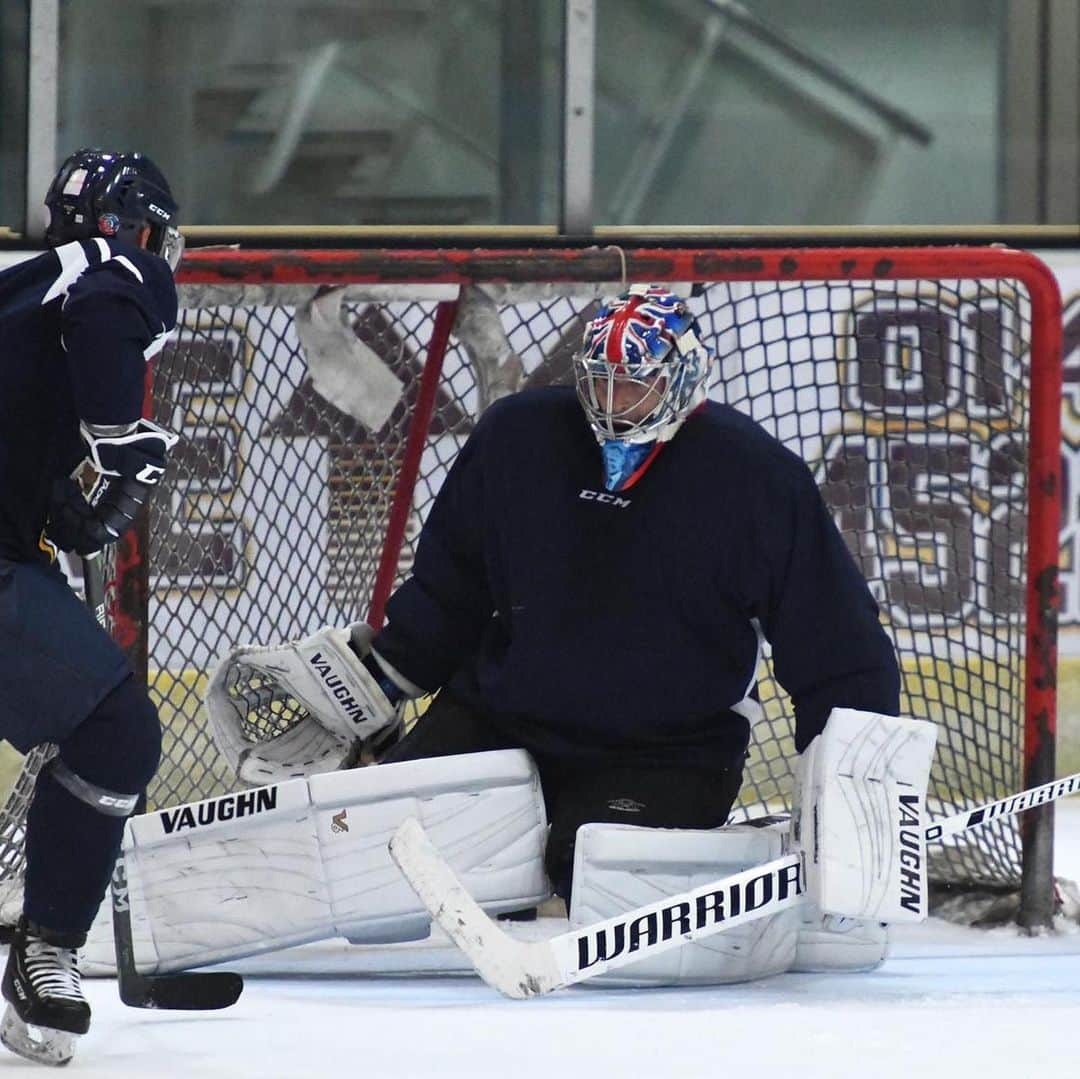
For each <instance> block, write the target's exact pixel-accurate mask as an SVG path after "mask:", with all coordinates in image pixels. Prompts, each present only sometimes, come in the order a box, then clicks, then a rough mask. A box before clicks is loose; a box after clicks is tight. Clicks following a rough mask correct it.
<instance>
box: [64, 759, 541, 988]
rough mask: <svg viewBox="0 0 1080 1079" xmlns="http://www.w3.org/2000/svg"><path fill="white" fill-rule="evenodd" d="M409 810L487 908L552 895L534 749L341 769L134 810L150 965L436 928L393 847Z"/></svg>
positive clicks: (131, 866)
mask: <svg viewBox="0 0 1080 1079" xmlns="http://www.w3.org/2000/svg"><path fill="white" fill-rule="evenodd" d="M408 817H415V818H417V819H418V820H419V821H420V822H421V823H422V824H423V826H424V828H425V829H426V830H427V831H428V833H429V834H430V835H431V837H432V839H433V841H434V842H435V843H436V845H437V846H438V847H439V848H440V850H441V851H442V853H443V855H444V856H445V857H446V858H447V859H448V860H449V862H450V863H451V865H453V866H454V868H455V870H456V871H457V872H458V873H459V874H460V875H461V877H462V880H463V881H464V882H465V883H466V886H467V887H468V888H469V891H470V892H472V894H473V895H475V896H476V898H477V900H478V901H479V902H480V903H481V904H483V905H484V907H485V908H486V909H488V910H489V911H491V912H493V913H498V912H502V911H509V910H518V909H521V908H524V907H530V906H535V905H536V904H537V903H539V902H542V901H543V900H544V899H546V898H547V897H548V896H549V895H550V887H549V884H548V881H547V879H546V876H545V874H544V869H543V850H544V843H545V841H546V838H547V820H546V817H545V811H544V802H543V797H542V795H541V792H540V785H539V780H538V777H537V774H536V769H535V766H534V765H533V763H532V760H531V759H530V757H529V756H528V754H527V753H525V752H524V751H522V750H502V751H498V752H492V753H473V754H467V755H462V756H456V757H442V758H437V759H432V760H420V761H407V762H402V763H399V764H386V765H378V766H375V767H370V768H363V769H354V770H350V771H344V772H332V773H329V774H326V775H319V776H312V777H310V778H308V779H299V780H290V781H288V782H285V783H278V784H276V785H273V786H268V787H259V788H255V789H252V790H246V791H240V792H237V793H234V794H227V795H223V796H222V797H220V798H212V799H208V800H206V801H203V802H196V803H192V804H190V805H185V806H177V807H173V808H171V809H163V810H159V811H158V812H156V813H149V814H146V815H145V816H141V817H134V818H132V819H131V820H130V821H129V822H128V826H127V829H126V831H125V835H124V850H125V852H126V861H127V871H128V881H129V885H130V900H131V914H132V929H133V938H134V942H135V959H136V966H137V968H138V969H139V970H140V971H141V972H143V973H162V972H168V971H176V970H184V969H187V968H190V967H195V966H202V965H205V964H208V963H216V962H220V961H223V960H226V959H234V958H239V957H243V956H249V955H257V954H259V953H262V952H267V951H274V950H277V949H280V948H286V947H290V946H292V945H296V944H302V943H306V942H309V941H314V940H322V939H326V938H328V937H334V936H344V937H347V938H348V939H349V940H351V941H353V942H355V943H365V944H367V943H377V942H387V941H407V940H412V939H417V938H420V937H424V936H426V935H427V933H428V930H429V917H428V914H427V911H426V910H425V909H424V908H423V907H422V906H421V904H420V902H419V900H418V899H417V898H416V894H415V893H414V892H413V890H412V888H411V887H410V886H409V884H408V882H407V881H406V880H405V878H404V877H403V876H402V875H401V873H400V872H399V871H398V869H397V867H396V866H395V865H394V863H393V862H392V861H391V859H390V855H389V852H388V850H387V844H388V842H389V840H390V837H391V835H392V834H393V832H394V830H395V829H396V828H397V826H398V825H399V824H400V823H401V822H402V821H403V820H405V819H406V818H408ZM108 907H109V904H108V903H107V902H106V903H105V904H104V905H103V913H102V916H99V922H100V921H104V922H105V926H104V927H102V926H100V925H99V924H98V923H95V928H94V930H92V931H91V936H90V940H89V941H88V947H87V953H86V961H85V966H86V969H87V971H88V972H92V973H101V972H103V970H107V969H109V968H110V967H111V965H112V961H111V955H110V954H108V951H111V947H112V936H111V928H108V924H109V911H108ZM103 929H104V931H103ZM106 949H108V951H107V950H106Z"/></svg>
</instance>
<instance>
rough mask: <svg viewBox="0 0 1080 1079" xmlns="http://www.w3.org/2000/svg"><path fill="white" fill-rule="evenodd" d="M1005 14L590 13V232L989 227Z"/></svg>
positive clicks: (622, 9)
mask: <svg viewBox="0 0 1080 1079" xmlns="http://www.w3.org/2000/svg"><path fill="white" fill-rule="evenodd" d="M1005 14H1006V12H1005V4H1004V2H1003V0H905V2H904V3H902V4H898V3H896V2H895V0H830V2H829V3H828V4H808V3H806V2H805V0H747V2H746V3H744V4H742V5H736V4H730V3H726V2H724V0H713V2H710V0H664V2H662V3H652V4H635V5H634V6H632V7H631V6H630V5H628V4H626V3H625V0H598V40H599V41H600V43H601V44H600V47H599V49H598V52H597V105H596V112H597V130H596V181H597V183H596V218H597V223H598V224H645V223H648V224H665V225H676V224H679V225H683V224H689V225H858V224H875V225H895V224H922V225H933V224H939V223H941V224H945V223H948V224H993V223H995V222H996V221H998V220H999V214H1000V212H1001V211H1000V205H999V204H1000V195H999V190H998V185H999V180H1000V169H999V158H1000V155H1001V142H1000V136H999V109H1000V105H1001V102H1000V100H999V98H1000V94H1001V88H1000V84H999V79H1000V69H1001V64H1002V61H1001V58H1002V56H1003V55H1004V44H1005V42H1004V37H1005ZM627 57H632V58H635V59H634V62H630V63H628V62H627Z"/></svg>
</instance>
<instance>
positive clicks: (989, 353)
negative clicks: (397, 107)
mask: <svg viewBox="0 0 1080 1079" xmlns="http://www.w3.org/2000/svg"><path fill="white" fill-rule="evenodd" d="M640 280H644V281H654V282H667V283H675V285H676V287H677V288H678V289H681V290H683V291H684V292H685V294H686V295H687V296H688V298H689V304H690V306H691V308H692V309H693V311H694V312H695V314H696V315H697V317H698V319H699V322H700V324H701V328H702V331H703V337H704V340H705V341H706V342H708V343H710V344H711V346H712V348H713V349H714V350H715V352H716V354H717V362H716V365H715V378H714V380H713V385H712V396H714V397H715V398H717V399H719V400H723V401H726V402H728V403H729V404H731V405H733V406H734V407H735V408H738V409H740V410H742V411H744V412H746V413H747V414H749V415H750V416H752V417H753V418H754V419H755V420H757V421H758V422H759V423H761V424H762V425H763V426H764V427H765V428H766V429H767V430H768V431H769V432H771V433H772V434H773V435H775V436H776V437H777V438H778V439H780V440H781V441H782V442H783V443H784V444H785V445H787V446H788V447H790V448H791V449H792V450H794V451H795V452H796V453H798V454H799V455H800V456H801V457H803V458H804V459H805V460H806V461H807V462H808V463H809V464H810V466H811V468H812V469H813V471H814V474H815V476H816V478H817V480H818V482H819V485H820V488H821V491H822V493H823V495H824V497H825V499H826V501H827V503H828V504H829V506H830V507H831V508H832V510H833V513H834V514H835V518H836V521H837V523H838V525H839V526H840V528H841V530H842V531H843V534H844V536H845V538H846V540H847V543H848V545H849V548H850V550H851V552H852V554H853V555H854V556H855V558H856V559H857V561H858V563H859V565H860V566H861V568H862V570H863V573H864V574H865V576H866V579H867V580H868V582H869V583H870V587H871V589H872V590H873V593H874V595H875V597H876V598H877V600H878V602H879V604H880V606H881V612H882V620H883V622H884V624H885V626H886V627H887V629H888V631H889V633H890V634H891V635H892V638H893V640H894V641H895V643H896V647H897V650H898V653H899V655H900V657H901V664H902V669H903V675H904V697H903V702H902V707H903V710H904V712H905V713H906V714H908V715H911V716H916V717H925V718H930V719H933V720H934V721H935V722H936V723H937V724H938V726H939V731H940V733H939V739H938V751H937V760H936V764H935V767H934V771H933V776H932V789H931V795H932V802H931V809H932V811H933V812H934V813H935V814H940V813H946V812H953V811H956V810H958V809H960V808H962V807H963V806H965V805H970V804H973V803H979V802H983V801H987V800H990V799H993V798H998V797H1002V796H1004V795H1007V794H1010V793H1013V792H1016V791H1018V790H1020V789H1022V788H1023V787H1024V786H1026V785H1030V784H1031V783H1034V782H1043V781H1045V780H1046V779H1049V778H1052V772H1053V767H1054V763H1053V740H1052V739H1053V721H1054V693H1053V671H1054V660H1055V655H1054V648H1055V635H1054V614H1053V604H1054V596H1055V588H1056V578H1055V568H1054V567H1055V566H1056V557H1057V538H1056V536H1057V527H1058V519H1059V512H1060V511H1059V496H1058V488H1059V484H1058V483H1057V474H1058V456H1059V448H1058V447H1059V441H1058V439H1059V435H1058V431H1059V426H1058V425H1059V409H1060V403H1059V401H1060V399H1059V386H1060V371H1059V362H1060V361H1059V355H1060V347H1059V341H1060V303H1059V300H1058V298H1057V290H1056V286H1055V285H1054V283H1053V279H1052V277H1051V276H1050V275H1049V272H1048V271H1047V270H1046V268H1045V267H1044V266H1043V265H1042V264H1041V263H1039V262H1038V261H1037V260H1035V259H1034V258H1032V257H1031V256H1028V255H1025V254H1022V253H1019V252H1014V251H1007V250H1000V249H992V248H989V249H988V248H972V249H963V248H938V249H918V248H908V249H872V248H867V249H842V248H832V249H821V250H809V249H802V250H796V249H791V250H745V249H742V250H740V249H732V250H704V249H680V248H672V247H666V248H663V247H658V248H650V249H614V248H608V249H597V248H590V249H581V250H577V249H575V250H569V249H566V250H549V251H516V250H504V251H454V250H432V251H397V252H395V251H352V252H347V251H329V250H324V251H311V252H304V251H290V252H269V251H268V252H257V253H242V252H214V251H206V252H198V251H196V252H193V253H191V254H189V256H188V257H187V259H186V260H185V263H184V266H183V268H182V270H181V273H180V275H179V283H180V296H181V308H182V310H181V318H180V330H179V334H178V338H177V339H176V341H175V343H174V344H173V345H171V346H170V347H169V348H167V349H166V351H165V352H164V353H163V354H162V355H161V357H160V359H159V360H158V361H157V362H156V366H155V375H154V384H153V411H154V415H155V418H156V419H157V420H158V421H159V422H161V423H164V424H165V425H167V426H169V427H171V428H172V429H174V430H177V431H178V432H180V434H181V435H182V441H181V443H180V446H179V447H178V449H177V450H176V452H175V455H174V461H173V464H172V465H171V468H170V474H169V477H168V481H167V484H166V488H165V490H163V491H162V492H161V493H160V495H159V497H158V498H157V500H156V503H155V504H154V506H153V507H152V512H151V515H150V522H149V531H148V537H143V538H142V539H141V540H140V539H138V538H136V539H133V540H131V541H130V542H127V543H125V544H123V545H122V546H121V547H120V549H119V551H118V552H117V554H116V559H115V567H114V573H113V574H112V578H113V579H112V582H111V586H110V593H109V595H110V611H111V614H112V617H113V624H114V627H115V629H116V632H117V635H118V637H119V639H120V640H121V641H122V643H125V644H126V645H128V646H129V647H130V648H131V649H132V650H133V653H134V654H135V655H136V657H137V658H138V656H139V654H140V652H141V656H142V661H143V662H144V663H145V666H146V670H147V678H148V682H149V685H150V689H151V692H152V695H153V697H154V700H155V702H156V703H157V705H158V707H159V709H160V714H161V718H162V722H163V727H164V732H165V747H164V758H163V761H162V765H161V768H160V771H159V773H158V775H157V777H156V779H155V780H154V782H153V785H152V787H151V790H150V794H149V799H150V804H151V806H152V807H153V806H162V805H167V804H171V803H176V802H182V801H192V800H196V799H200V798H205V797H209V796H212V795H215V794H218V793H223V792H225V791H227V790H230V789H233V788H234V787H235V781H234V778H233V776H232V775H231V774H230V772H229V770H228V769H227V767H226V765H225V764H224V762H223V761H222V760H221V758H220V757H219V755H218V753H217V751H216V750H215V747H214V745H213V743H212V742H211V740H210V737H209V735H208V733H207V726H206V721H205V717H204V715H203V712H202V706H201V695H202V691H203V689H204V686H205V683H206V678H207V673H208V670H209V669H210V668H211V667H212V665H213V663H214V661H215V658H216V657H218V656H220V655H221V654H222V653H223V652H225V651H226V650H227V649H228V648H229V647H230V646H232V645H234V644H237V643H241V642H252V641H259V642H273V641H280V640H285V639H291V638H296V637H300V636H303V635H305V634H308V633H310V632H312V631H313V630H315V629H317V628H318V627H320V626H323V625H325V624H328V623H336V624H344V623H346V622H348V621H352V620H356V619H358V618H363V617H367V618H368V620H369V621H371V622H373V623H374V624H378V622H379V621H380V620H381V618H382V609H383V604H384V603H385V601H386V599H387V596H388V595H389V593H390V591H391V590H392V588H393V587H394V585H395V583H397V582H399V581H400V580H401V579H402V578H404V576H405V575H407V573H408V572H409V567H410V563H411V558H412V553H413V545H414V542H415V538H416V536H417V533H418V531H419V529H420V526H421V524H422V522H423V520H424V517H425V514H426V512H427V510H428V508H429V507H430V505H431V502H432V499H433V498H434V496H435V494H436V492H437V491H438V489H439V485H440V483H441V482H442V479H443V477H444V476H445V474H446V470H447V467H448V465H449V464H450V462H451V461H452V460H453V458H454V456H455V454H456V453H457V451H458V449H459V448H460V447H461V445H462V444H463V442H464V440H465V439H466V438H467V436H468V434H469V432H470V430H471V429H472V427H473V424H474V423H475V421H476V419H477V417H478V415H479V414H480V413H481V412H482V411H483V410H484V408H485V407H486V406H487V405H488V404H489V403H490V402H491V401H492V400H493V399H495V398H496V397H498V396H499V395H501V394H503V393H505V392H508V391H511V390H514V389H516V388H520V387H525V386H535V385H541V384H547V383H556V382H566V381H569V380H570V379H571V377H572V376H571V367H570V358H571V355H572V354H573V352H574V350H575V348H576V347H577V346H578V345H579V343H580V340H581V334H582V329H583V325H584V322H585V321H586V320H587V319H588V318H589V317H590V315H591V313H592V312H593V310H594V309H595V306H596V304H597V302H598V299H599V298H600V297H602V296H604V295H609V294H611V293H614V292H616V291H618V290H619V289H620V288H621V287H622V285H623V283H625V282H627V281H640ZM537 451H538V452H542V447H537ZM705 538H706V539H707V537H705ZM760 693H761V699H762V703H763V704H764V707H765V712H766V719H765V720H764V721H762V722H761V723H760V724H759V725H758V726H757V727H756V729H755V731H754V736H753V745H752V750H751V757H750V760H749V762H748V767H747V772H746V781H745V784H744V787H743V791H742V795H741V798H740V800H739V803H738V805H737V810H736V816H737V818H739V819H742V818H744V817H746V816H754V815H759V814H761V813H763V812H766V811H776V810H778V809H782V808H785V807H786V806H787V802H788V796H789V790H790V777H791V763H792V759H793V747H792V740H791V729H792V717H791V708H790V704H789V701H788V699H787V697H786V695H785V694H784V693H783V691H782V690H781V689H780V688H779V687H778V686H777V684H776V683H775V682H774V680H773V679H772V677H771V675H770V673H769V668H768V661H767V658H766V660H765V662H764V663H763V666H762V670H761V681H760ZM277 733H280V731H252V732H251V736H252V737H253V738H258V737H269V736H273V735H274V734H277ZM39 756H40V755H39ZM34 764H35V760H34V759H33V758H31V760H30V761H29V762H28V767H27V768H26V769H25V770H24V773H23V776H22V777H21V779H20V781H19V784H17V786H16V789H15V791H14V792H13V794H12V796H11V799H10V800H9V805H8V808H7V811H6V817H5V820H6V833H5V836H6V844H7V845H6V847H5V848H4V850H3V851H2V852H0V859H2V861H3V864H4V867H5V868H4V871H5V875H7V876H12V875H14V874H17V873H18V872H19V869H20V865H21V853H20V849H19V841H20V839H21V819H22V817H21V814H22V811H23V808H24V806H25V801H26V798H27V794H28V791H29V785H30V782H31V781H32V777H33V767H34ZM1040 835H1041V836H1042V838H1041V839H1040V838H1039V836H1040ZM1045 835H1046V833H1045V831H1043V832H1039V833H1036V831H1035V830H1034V829H1033V828H1031V827H1030V826H1028V825H1025V824H1024V823H1023V822H1021V821H1019V820H1018V819H1016V818H1012V819H1006V820H1003V821H1001V822H1000V823H997V824H996V825H993V826H989V827H987V828H984V829H982V830H980V831H978V832H977V833H974V834H973V835H969V838H967V839H965V841H964V842H962V843H959V844H956V845H953V846H949V847H944V848H943V847H941V846H936V849H934V850H933V852H932V854H933V860H932V865H931V873H932V876H933V877H934V879H936V880H938V881H942V882H949V883H954V884H976V885H983V886H988V887H991V888H1015V887H1017V886H1018V884H1019V882H1020V879H1021V867H1022V864H1023V863H1024V860H1025V858H1027V859H1028V861H1029V862H1031V861H1032V859H1033V857H1034V855H1033V854H1032V852H1033V851H1039V850H1041V851H1042V856H1041V865H1040V866H1038V867H1033V865H1029V867H1028V879H1029V881H1034V882H1035V883H1034V884H1029V885H1027V887H1031V888H1035V889H1040V888H1041V889H1042V891H1041V894H1043V895H1045V890H1046V889H1045V881H1047V880H1048V879H1049V862H1048V859H1047V854H1048V851H1047V842H1048V841H1047V840H1046V839H1045ZM1025 849H1026V852H1027V853H1026V854H1025ZM1039 881H1042V882H1043V883H1042V884H1040V883H1038V882H1039ZM1032 894H1033V895H1034V894H1036V892H1032Z"/></svg>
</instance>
